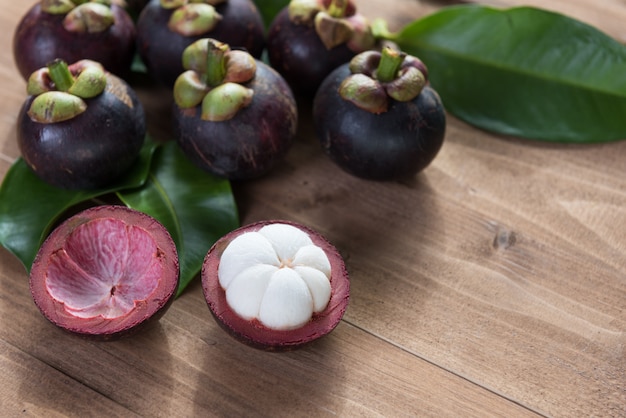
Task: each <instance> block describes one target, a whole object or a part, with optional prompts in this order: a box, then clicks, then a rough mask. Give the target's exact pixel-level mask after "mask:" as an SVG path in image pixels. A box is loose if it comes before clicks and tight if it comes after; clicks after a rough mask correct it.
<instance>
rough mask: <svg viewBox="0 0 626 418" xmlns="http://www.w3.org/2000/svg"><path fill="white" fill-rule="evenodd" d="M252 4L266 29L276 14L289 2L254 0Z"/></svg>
mask: <svg viewBox="0 0 626 418" xmlns="http://www.w3.org/2000/svg"><path fill="white" fill-rule="evenodd" d="M254 3H255V4H256V7H257V9H259V13H261V17H262V18H263V22H264V23H265V27H266V28H268V27H269V25H270V23H272V21H273V20H274V18H275V17H276V15H277V14H278V12H280V11H281V10H282V9H283V8H284V7H285V6H287V5H288V4H289V0H255V1H254Z"/></svg>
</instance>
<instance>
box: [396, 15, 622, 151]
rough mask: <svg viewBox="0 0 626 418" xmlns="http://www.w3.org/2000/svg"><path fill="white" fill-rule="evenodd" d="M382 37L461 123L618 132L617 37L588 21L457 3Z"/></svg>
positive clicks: (561, 133) (513, 131) (526, 132)
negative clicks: (417, 64) (419, 66)
mask: <svg viewBox="0 0 626 418" xmlns="http://www.w3.org/2000/svg"><path fill="white" fill-rule="evenodd" d="M391 37H392V38H393V39H394V40H395V41H396V42H397V43H398V45H399V47H400V48H401V49H402V50H404V51H405V52H407V53H409V54H411V55H416V56H418V57H420V58H421V59H422V60H423V61H424V63H425V64H426V65H427V67H428V69H429V76H430V81H431V84H432V85H433V87H434V88H435V89H436V90H437V91H438V92H439V94H440V95H441V98H442V100H443V102H444V105H445V106H446V108H447V110H448V111H450V113H452V114H454V115H456V116H457V117H459V118H461V119H463V120H465V121H467V122H468V123H470V124H473V125H476V126H478V127H480V128H483V129H486V130H489V131H494V132H498V133H503V134H509V135H516V136H522V137H528V138H535V139H540V140H546V141H563V142H600V141H610V140H618V139H623V138H626V117H625V115H626V47H625V46H623V45H621V44H619V43H618V42H616V41H615V40H613V39H612V38H610V37H609V36H607V35H605V34H604V33H602V32H600V31H598V30H597V29H595V28H593V27H591V26H589V25H586V24H584V23H582V22H579V21H577V20H574V19H571V18H569V17H566V16H563V15H560V14H557V13H552V12H548V11H544V10H541V9H536V8H531V7H518V8H512V9H506V10H497V9H494V8H490V7H484V6H477V5H461V6H454V7H447V8H443V9H441V10H440V11H439V12H436V13H434V14H432V15H429V16H426V17H424V18H422V19H420V20H417V21H415V22H412V23H410V24H408V25H407V26H405V27H404V28H403V29H402V30H401V31H400V32H399V33H397V34H395V35H394V36H391Z"/></svg>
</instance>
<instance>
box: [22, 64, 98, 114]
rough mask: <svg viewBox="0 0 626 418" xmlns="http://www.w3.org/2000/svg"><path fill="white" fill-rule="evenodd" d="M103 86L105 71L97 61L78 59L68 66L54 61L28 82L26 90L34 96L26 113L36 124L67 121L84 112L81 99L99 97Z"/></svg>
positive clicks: (85, 105)
mask: <svg viewBox="0 0 626 418" xmlns="http://www.w3.org/2000/svg"><path fill="white" fill-rule="evenodd" d="M106 84H107V78H106V72H105V70H104V68H103V67H102V65H100V64H99V63H97V62H94V61H90V60H81V61H78V62H76V63H74V64H72V65H71V66H68V65H67V63H65V62H64V61H62V60H54V61H52V62H51V63H50V64H48V65H47V67H45V68H41V69H39V70H37V71H35V72H33V73H32V74H31V76H30V77H29V79H28V83H27V87H26V91H27V93H28V94H29V95H31V96H36V97H35V99H34V100H33V103H32V105H31V107H30V109H29V111H28V114H29V116H30V117H31V119H32V120H34V121H36V122H40V123H55V122H62V121H65V120H68V119H71V118H73V117H75V116H78V115H79V114H81V113H82V112H84V111H85V110H86V109H87V104H86V103H85V101H84V99H89V98H93V97H96V96H98V95H99V94H101V93H102V92H103V91H104V89H105V88H106ZM57 93H62V94H57Z"/></svg>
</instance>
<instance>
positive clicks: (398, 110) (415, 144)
mask: <svg viewBox="0 0 626 418" xmlns="http://www.w3.org/2000/svg"><path fill="white" fill-rule="evenodd" d="M313 123H314V126H315V131H316V135H317V137H318V139H319V141H320V143H321V145H322V148H323V149H324V151H325V152H326V153H327V154H328V155H329V156H330V158H331V159H332V160H333V161H334V162H335V163H337V164H338V165H339V166H340V167H341V168H343V169H344V170H345V171H347V172H349V173H351V174H353V175H355V176H358V177H361V178H365V179H371V180H407V179H408V178H410V177H412V176H414V175H415V174H417V173H418V172H420V171H421V170H423V169H424V168H426V167H427V166H428V165H429V164H430V163H431V162H432V161H433V159H434V158H435V156H436V155H437V154H438V152H439V150H440V148H441V146H442V144H443V140H444V136H445V129H446V115H445V110H444V107H443V104H442V102H441V99H440V98H439V95H438V94H437V92H436V91H435V90H434V89H433V88H432V87H431V86H430V85H429V84H428V72H427V69H426V66H425V65H424V63H423V62H422V61H421V60H419V58H417V57H414V56H410V55H406V54H405V53H403V52H401V51H398V50H397V49H394V48H393V47H389V46H387V47H385V48H383V49H382V52H378V51H367V52H363V53H361V54H359V55H357V56H355V57H354V58H353V59H352V60H351V61H350V63H348V64H344V65H342V66H340V67H339V68H337V69H336V70H334V71H333V72H332V73H331V74H330V75H329V76H328V77H327V78H326V79H325V80H324V82H323V83H322V85H321V86H320V88H319V90H318V92H317V94H316V95H315V98H314V101H313Z"/></svg>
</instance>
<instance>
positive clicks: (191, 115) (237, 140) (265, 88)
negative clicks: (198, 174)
mask: <svg viewBox="0 0 626 418" xmlns="http://www.w3.org/2000/svg"><path fill="white" fill-rule="evenodd" d="M245 86H246V87H248V88H251V89H253V90H254V97H253V99H252V102H251V103H250V104H249V105H248V106H247V107H245V108H243V109H240V110H239V112H238V113H237V114H236V115H235V116H234V117H233V118H232V119H229V120H225V121H221V122H211V121H205V120H202V119H201V118H200V115H201V105H198V106H196V107H194V108H189V109H181V108H179V107H178V106H177V105H174V111H173V129H174V135H175V138H176V139H177V141H178V144H179V145H180V147H181V149H182V150H183V152H184V153H185V154H186V155H187V157H188V158H189V159H190V160H191V161H192V162H193V163H194V164H196V165H197V166H198V167H200V168H202V169H204V170H206V171H208V172H210V173H213V174H215V175H217V176H219V177H222V178H226V179H229V180H249V179H253V178H257V177H260V176H262V175H264V174H265V173H267V172H268V171H269V170H270V169H272V168H273V167H274V166H275V165H276V163H278V162H279V161H280V160H281V159H282V158H283V157H284V156H285V154H286V153H287V151H288V150H289V148H290V147H291V145H292V143H293V140H294V137H295V133H296V128H297V119H298V113H297V108H296V101H295V99H294V97H293V93H292V92H291V89H290V88H289V86H288V85H287V83H286V82H285V80H283V78H282V77H281V76H280V75H279V74H278V73H277V72H276V71H274V70H273V69H272V68H270V67H269V66H267V65H265V64H263V63H262V62H260V61H257V72H256V76H255V78H254V79H253V80H252V81H250V82H248V83H246V84H245Z"/></svg>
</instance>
